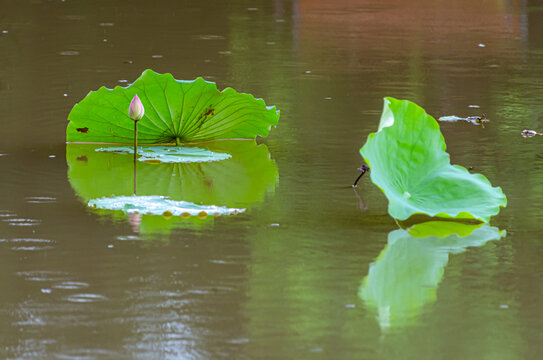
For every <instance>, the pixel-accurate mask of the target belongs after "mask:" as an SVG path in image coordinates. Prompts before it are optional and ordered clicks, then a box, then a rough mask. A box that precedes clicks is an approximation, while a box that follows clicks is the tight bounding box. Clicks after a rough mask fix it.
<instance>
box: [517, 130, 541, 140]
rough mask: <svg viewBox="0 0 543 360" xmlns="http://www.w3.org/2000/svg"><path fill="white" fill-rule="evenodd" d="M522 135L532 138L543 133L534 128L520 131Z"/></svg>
mask: <svg viewBox="0 0 543 360" xmlns="http://www.w3.org/2000/svg"><path fill="white" fill-rule="evenodd" d="M520 134H521V135H522V137H523V138H531V137H534V136H536V135H543V133H538V132H537V131H534V130H526V129H524V130H522V132H521V133H520Z"/></svg>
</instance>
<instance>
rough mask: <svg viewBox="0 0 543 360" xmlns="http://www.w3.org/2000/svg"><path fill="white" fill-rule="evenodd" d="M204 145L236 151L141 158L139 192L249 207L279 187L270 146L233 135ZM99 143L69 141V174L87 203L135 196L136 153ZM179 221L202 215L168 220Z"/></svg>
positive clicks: (221, 204)
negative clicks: (218, 157)
mask: <svg viewBox="0 0 543 360" xmlns="http://www.w3.org/2000/svg"><path fill="white" fill-rule="evenodd" d="M198 146H199V147H202V148H206V149H209V150H211V151H214V152H223V153H228V154H231V155H232V158H230V159H226V160H222V161H219V162H205V163H190V164H148V163H142V162H138V163H137V194H138V195H163V196H168V197H170V198H171V199H173V200H184V201H189V202H193V203H196V204H206V205H218V206H227V207H235V208H249V207H250V206H251V205H253V204H255V203H258V202H261V201H263V200H264V199H265V197H266V195H267V194H269V193H273V192H274V190H275V184H276V182H277V178H278V172H277V166H276V165H275V162H274V161H273V160H272V159H271V158H270V154H269V151H268V149H267V147H266V146H265V145H257V144H256V142H254V141H234V140H232V141H217V142H210V143H205V144H199V145H198ZM98 147H99V146H97V145H83V144H69V145H67V146H66V160H67V162H68V179H69V181H70V184H71V185H72V187H73V188H74V190H75V192H76V193H77V195H78V196H79V197H80V198H81V199H82V201H83V202H85V203H87V202H88V201H89V200H91V199H96V198H101V197H109V196H122V195H127V196H128V195H132V194H133V191H134V183H133V171H134V168H133V166H134V163H133V157H132V156H131V155H130V154H118V153H107V152H97V151H95V150H96V148H98ZM99 213H103V212H99ZM120 214H122V213H120ZM145 219H146V216H144V217H143V219H142V226H143V222H145ZM176 221H180V222H185V223H186V222H195V223H201V222H202V221H201V220H200V219H190V220H187V219H177V218H176V217H174V218H173V219H170V220H168V221H167V222H168V223H173V222H176ZM153 222H155V221H153ZM160 223H162V222H160Z"/></svg>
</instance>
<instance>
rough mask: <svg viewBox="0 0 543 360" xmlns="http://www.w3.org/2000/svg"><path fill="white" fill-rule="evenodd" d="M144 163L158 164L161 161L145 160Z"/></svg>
mask: <svg viewBox="0 0 543 360" xmlns="http://www.w3.org/2000/svg"><path fill="white" fill-rule="evenodd" d="M144 162H145V163H148V164H160V163H161V161H159V160H145V161H144Z"/></svg>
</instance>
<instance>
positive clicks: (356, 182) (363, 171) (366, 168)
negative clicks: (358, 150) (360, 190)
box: [353, 165, 370, 187]
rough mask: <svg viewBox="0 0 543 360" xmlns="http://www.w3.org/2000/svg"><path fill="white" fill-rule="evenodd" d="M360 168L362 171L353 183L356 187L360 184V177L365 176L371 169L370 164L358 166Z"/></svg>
mask: <svg viewBox="0 0 543 360" xmlns="http://www.w3.org/2000/svg"><path fill="white" fill-rule="evenodd" d="M358 170H359V171H360V172H361V173H360V175H358V177H357V178H356V180H355V181H354V184H353V187H356V186H357V184H358V181H360V178H362V176H364V174H365V173H366V172H367V171H369V170H370V168H369V166H368V165H362V166H361V167H359V168H358Z"/></svg>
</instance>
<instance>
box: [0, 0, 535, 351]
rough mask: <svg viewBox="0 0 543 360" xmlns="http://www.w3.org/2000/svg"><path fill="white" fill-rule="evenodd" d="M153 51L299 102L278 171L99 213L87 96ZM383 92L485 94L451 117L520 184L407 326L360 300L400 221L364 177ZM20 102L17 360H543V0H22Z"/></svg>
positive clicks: (9, 329) (275, 136)
mask: <svg viewBox="0 0 543 360" xmlns="http://www.w3.org/2000/svg"><path fill="white" fill-rule="evenodd" d="M147 68H151V69H153V70H155V71H158V72H170V73H172V74H173V75H174V76H175V77H176V78H177V79H193V78H195V77H198V76H203V77H204V78H205V79H207V80H210V81H213V82H216V83H217V84H218V86H219V88H221V89H222V88H225V87H227V86H231V87H234V88H235V89H237V90H239V91H243V92H249V93H252V94H254V95H255V96H257V97H262V98H264V99H265V100H266V102H267V104H273V105H276V106H277V107H278V109H280V110H281V118H280V121H279V126H278V127H277V128H276V129H273V130H272V132H271V134H270V136H269V137H268V138H266V139H264V140H263V141H262V142H263V143H265V144H266V145H267V147H268V149H269V151H270V155H271V158H272V159H273V160H274V161H275V163H276V165H277V168H278V172H279V178H278V181H277V184H276V187H275V189H274V191H270V192H269V193H268V194H267V196H266V198H265V199H264V200H263V201H262V202H259V203H257V204H254V205H253V206H252V207H251V208H250V209H249V210H248V212H247V213H245V214H241V215H238V216H236V217H221V218H218V219H215V220H212V221H210V222H207V223H206V225H205V226H200V227H191V226H186V227H178V228H175V229H174V230H172V231H171V232H170V233H166V234H160V235H152V234H147V235H145V236H143V235H141V234H138V233H136V232H134V231H133V229H132V227H131V225H130V223H129V221H128V220H127V219H124V218H112V217H108V216H103V215H100V214H97V213H96V212H93V211H91V210H90V209H88V208H87V206H86V204H85V203H84V202H83V201H81V200H80V199H79V198H78V196H77V194H76V192H75V191H74V189H73V188H72V186H71V185H70V183H69V181H68V178H67V170H68V168H67V163H66V157H65V151H66V150H65V149H66V146H65V144H64V140H65V129H66V125H67V116H68V113H69V112H70V109H71V107H72V106H73V105H74V104H75V103H76V102H78V101H80V100H81V99H82V98H83V97H84V96H85V95H86V94H87V93H88V92H89V91H90V90H95V89H97V88H98V87H100V86H102V85H105V86H107V87H113V86H116V85H121V86H126V85H127V84H128V83H130V82H132V81H134V80H135V79H136V78H137V77H138V76H139V75H140V74H141V72H142V71H143V70H145V69H147ZM384 96H393V97H397V98H405V99H409V100H412V101H415V102H416V103H418V104H419V105H421V106H423V107H424V108H425V109H426V110H427V111H428V112H429V113H430V114H431V115H433V116H434V117H436V118H437V117H439V116H443V115H458V116H468V115H480V114H481V113H485V114H486V116H487V117H488V118H489V119H491V122H490V123H488V125H487V126H486V127H485V128H482V127H480V126H473V125H470V124H467V123H451V124H442V132H443V134H444V137H445V140H446V142H447V145H448V151H449V153H450V154H451V158H452V161H453V162H454V163H458V164H462V165H464V166H472V167H473V168H474V170H475V171H477V172H480V173H483V174H485V175H486V176H487V177H488V178H489V179H490V180H491V182H492V183H493V184H494V185H500V186H501V187H502V189H503V190H504V192H505V194H506V195H507V196H508V201H509V204H508V207H507V208H506V209H503V210H502V211H501V213H500V214H499V215H498V216H497V217H495V218H494V219H493V220H492V225H493V226H496V227H498V228H500V229H503V230H506V231H507V236H506V237H505V238H504V239H501V240H499V241H492V242H488V243H486V244H485V245H483V246H478V247H470V248H468V249H466V251H464V252H462V253H459V254H452V253H451V254H449V256H448V259H445V264H442V265H441V267H438V269H437V272H440V271H441V272H442V273H443V276H442V279H441V280H440V281H439V284H430V285H429V288H428V291H429V293H431V294H430V295H429V296H428V298H427V301H426V302H425V303H424V304H422V305H421V306H420V309H418V312H417V313H416V314H414V315H413V316H411V317H408V320H407V321H406V323H404V324H401V326H400V325H398V326H394V324H392V325H390V324H389V325H388V326H387V325H386V323H387V321H386V319H382V318H380V317H379V316H378V314H377V312H376V311H375V309H372V307H371V306H370V305H369V304H367V303H366V302H364V301H363V299H362V298H361V297H359V296H358V292H359V288H360V285H361V284H362V281H363V279H364V277H365V276H366V275H367V274H368V271H369V266H370V264H371V263H373V262H375V261H376V258H377V257H378V256H379V254H380V253H381V252H382V251H386V249H387V236H388V234H389V232H391V231H393V230H395V229H397V226H396V225H395V223H394V221H393V219H391V218H390V217H389V216H388V214H387V211H386V207H387V202H386V199H385V197H384V196H383V195H382V193H381V192H380V190H379V189H378V188H376V187H375V186H374V185H373V184H371V182H370V181H369V178H365V179H363V181H362V184H361V185H360V187H359V189H358V190H356V191H355V190H353V189H352V188H351V187H350V184H351V183H352V181H353V180H354V178H355V177H356V176H357V171H356V168H357V167H358V166H360V164H361V157H360V155H359V154H358V150H359V148H360V147H361V146H362V145H363V144H364V142H365V139H366V136H367V135H368V134H369V133H370V132H372V131H375V130H376V128H377V124H378V121H379V115H380V112H381V109H382V98H383V97H384ZM470 105H477V106H478V107H470ZM0 114H1V118H0V128H1V130H0V155H1V156H0V198H1V199H2V200H1V202H0V358H7V359H493V360H494V359H541V358H543V315H542V313H541V309H542V308H543V265H542V263H543V261H542V259H543V242H542V239H541V232H542V229H543V225H542V220H543V210H542V209H543V139H541V138H539V137H536V138H532V139H523V138H522V137H521V136H520V132H521V131H522V130H523V129H526V128H527V129H534V130H538V131H543V3H542V2H541V1H533V0H519V1H514V0H511V1H506V0H495V1H469V0H449V1H434V0H413V1H400V0H380V1H348V0H337V1H324V0H300V1H286V0H277V1H271V0H269V1H197V2H196V1H156V2H151V1H129V2H127V1H105V0H98V1H81V0H79V1H77V0H74V1H72V0H66V1H64V0H62V1H60V0H55V1H53V0H51V1H40V0H33V1H14V0H12V1H10V0H1V1H0ZM410 261H414V262H415V263H416V259H415V260H413V259H411V260H410ZM406 266H409V264H407V265H406ZM387 286H393V284H383V287H384V288H386V287H387Z"/></svg>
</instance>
